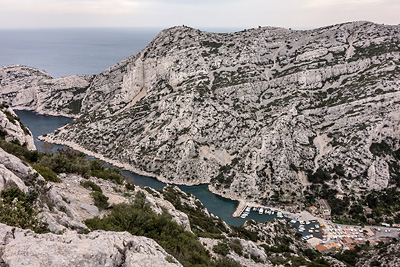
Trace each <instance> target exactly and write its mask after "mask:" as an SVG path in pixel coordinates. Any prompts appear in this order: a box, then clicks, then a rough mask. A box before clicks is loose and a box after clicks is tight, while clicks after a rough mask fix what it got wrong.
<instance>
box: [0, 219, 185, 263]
mask: <svg viewBox="0 0 400 267" xmlns="http://www.w3.org/2000/svg"><path fill="white" fill-rule="evenodd" d="M0 239H1V240H2V241H1V243H0V251H1V257H0V264H2V265H6V266H10V267H12V266H143V267H144V266H182V265H181V264H180V263H179V262H178V261H177V260H175V259H174V257H172V256H170V255H169V254H168V253H167V252H165V250H164V249H163V248H162V247H160V246H159V245H158V244H157V243H156V242H155V241H154V240H152V239H149V238H146V237H140V236H132V235H131V234H129V233H127V232H118V233H116V232H106V231H94V232H91V233H89V234H87V235H83V234H77V233H76V232H74V231H70V230H68V231H66V232H65V233H63V234H62V235H56V234H53V233H49V234H35V233H33V232H32V231H30V230H22V229H19V228H14V227H10V226H7V225H4V224H0ZM167 257H168V259H172V260H169V261H168V260H167ZM171 261H175V262H174V263H171Z"/></svg>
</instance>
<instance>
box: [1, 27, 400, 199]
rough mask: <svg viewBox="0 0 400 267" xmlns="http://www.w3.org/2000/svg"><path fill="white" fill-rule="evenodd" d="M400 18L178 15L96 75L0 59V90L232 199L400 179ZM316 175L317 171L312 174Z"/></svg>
mask: <svg viewBox="0 0 400 267" xmlns="http://www.w3.org/2000/svg"><path fill="white" fill-rule="evenodd" d="M399 51H400V26H398V25H396V26H390V25H380V24H375V23H371V22H352V23H345V24H339V25H333V26H328V27H324V28H318V29H314V30H308V31H295V30H288V29H283V28H273V27H262V28H258V29H250V30H245V31H242V32H236V33H229V34H215V33H208V32H202V31H199V30H195V29H192V28H188V27H174V28H170V29H166V30H164V31H162V32H160V34H159V35H157V36H156V37H155V38H154V40H153V41H152V42H151V43H150V44H149V45H148V46H147V47H146V48H145V49H144V50H142V51H141V52H139V53H137V54H135V55H133V56H131V57H129V58H127V59H126V60H124V61H122V62H120V63H118V64H116V65H114V66H112V67H110V68H109V69H107V70H106V71H104V72H103V73H101V74H99V75H95V76H71V77H65V78H61V79H51V77H50V76H49V75H48V74H47V73H45V72H43V71H40V70H37V69H33V68H29V67H23V66H8V67H4V68H2V69H1V70H0V79H1V81H0V100H1V101H6V102H7V103H9V104H10V105H12V106H13V107H16V108H20V109H31V110H35V111H38V112H41V113H46V114H62V115H69V116H74V117H77V116H80V117H79V118H78V119H76V120H75V121H73V122H71V123H70V124H69V125H67V126H66V127H64V128H62V129H61V130H59V131H57V132H56V133H53V134H50V135H47V136H46V137H45V139H46V140H47V141H49V142H55V143H67V144H69V145H71V146H73V147H76V148H78V149H81V150H84V151H87V152H89V153H91V154H92V155H97V156H98V157H104V159H107V160H109V161H112V162H115V163H118V164H120V166H125V167H126V168H128V169H131V170H135V171H137V172H139V173H144V174H148V175H151V176H154V177H157V178H158V179H160V180H163V181H166V182H171V183H177V184H199V183H211V189H212V190H213V191H215V192H217V193H218V194H221V195H224V196H226V197H229V198H233V199H248V200H250V199H251V200H256V201H259V200H260V199H264V200H265V201H271V200H272V201H273V200H278V199H279V200H280V201H285V200H288V201H289V200H290V201H292V200H293V199H301V198H302V197H303V191H304V190H305V189H306V187H307V186H308V185H309V184H310V183H311V182H315V181H321V180H322V181H323V182H324V183H326V184H327V185H328V186H330V187H332V188H336V189H338V190H339V192H350V191H351V190H360V189H362V190H364V189H369V190H380V189H383V188H387V187H393V186H395V185H396V184H399V183H400V175H399V173H400V167H399V165H398V164H397V161H398V159H397V156H396V154H394V151H397V150H398V149H399V148H400V144H399V137H400V136H399V135H400V131H399V120H400V117H399V116H400V115H399V114H400V105H399V101H400V93H399V83H400V79H399V78H400V71H399V65H400V54H399ZM313 175H314V176H313Z"/></svg>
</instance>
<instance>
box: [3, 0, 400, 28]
mask: <svg viewBox="0 0 400 267" xmlns="http://www.w3.org/2000/svg"><path fill="white" fill-rule="evenodd" d="M399 14H400V0H164V1H161V0H0V28H3V29H8V28H75V27H82V28H90V27H101V28H103V27H157V28H167V27H172V26H176V25H187V26H190V27H195V28H213V27H216V28H243V29H244V28H254V27H258V26H279V27H286V28H289V27H291V28H299V29H301V28H315V27H322V26H327V25H332V24H337V23H342V22H348V21H356V20H368V21H373V22H376V23H384V24H399V23H400V15H399Z"/></svg>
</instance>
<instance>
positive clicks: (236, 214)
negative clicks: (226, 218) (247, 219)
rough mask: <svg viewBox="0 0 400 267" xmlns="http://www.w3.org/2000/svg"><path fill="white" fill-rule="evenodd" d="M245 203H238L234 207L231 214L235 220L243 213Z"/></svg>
mask: <svg viewBox="0 0 400 267" xmlns="http://www.w3.org/2000/svg"><path fill="white" fill-rule="evenodd" d="M246 204H247V203H246V202H244V201H239V204H238V206H237V207H236V210H235V212H234V213H233V214H232V216H233V217H235V218H237V217H240V215H241V214H242V213H243V211H244V210H245V209H246V207H247V205H246Z"/></svg>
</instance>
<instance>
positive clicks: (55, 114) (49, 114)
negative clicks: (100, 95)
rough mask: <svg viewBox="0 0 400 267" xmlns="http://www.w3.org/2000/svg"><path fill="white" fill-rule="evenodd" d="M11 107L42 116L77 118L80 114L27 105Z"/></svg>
mask: <svg viewBox="0 0 400 267" xmlns="http://www.w3.org/2000/svg"><path fill="white" fill-rule="evenodd" d="M12 109H13V110H21V111H33V112H35V113H37V114H39V115H44V116H54V117H67V118H72V119H77V118H79V117H80V116H81V115H71V114H68V113H64V112H53V111H40V110H36V109H34V108H29V107H12ZM39 140H40V139H39ZM46 142H48V141H46Z"/></svg>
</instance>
